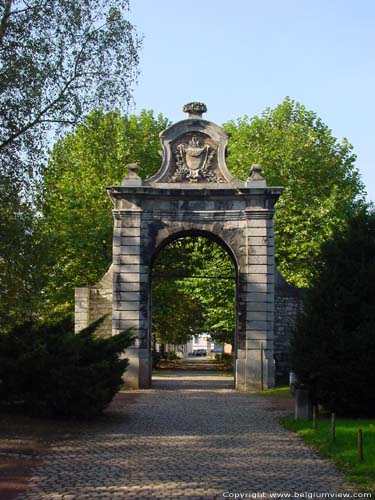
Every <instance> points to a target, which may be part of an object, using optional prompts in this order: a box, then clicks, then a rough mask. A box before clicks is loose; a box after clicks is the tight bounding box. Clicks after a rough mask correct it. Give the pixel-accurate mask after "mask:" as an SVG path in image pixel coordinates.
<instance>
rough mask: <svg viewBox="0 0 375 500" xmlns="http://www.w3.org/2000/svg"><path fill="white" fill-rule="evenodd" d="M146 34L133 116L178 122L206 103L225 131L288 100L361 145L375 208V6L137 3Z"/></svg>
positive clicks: (366, 0)
mask: <svg viewBox="0 0 375 500" xmlns="http://www.w3.org/2000/svg"><path fill="white" fill-rule="evenodd" d="M129 20H130V21H131V22H132V23H133V24H135V26H136V28H137V31H138V33H139V34H141V35H143V47H142V50H141V51H140V71H141V74H140V77H139V82H138V85H137V86H136V87H135V91H134V100H135V104H134V105H133V106H132V108H131V111H132V112H136V113H138V112H139V111H140V110H141V109H153V110H154V111H155V112H156V113H162V114H163V115H164V116H166V117H168V118H169V119H170V120H172V121H173V122H175V121H179V120H183V119H184V118H185V117H186V115H185V114H184V113H183V112H182V106H183V105H184V104H186V103H187V102H191V101H200V102H204V103H205V104H206V105H207V108H208V112H207V113H206V114H205V115H204V117H205V118H206V119H207V120H210V121H213V122H215V123H217V124H219V125H220V124H222V123H224V122H226V121H228V120H231V119H237V118H239V117H241V116H244V115H247V116H249V117H251V116H254V115H259V114H261V113H262V111H264V109H266V108H267V107H271V108H274V107H276V106H277V105H278V104H280V103H281V102H282V101H283V100H284V98H285V97H286V96H289V97H290V98H292V99H294V100H296V101H299V102H300V103H302V104H303V105H304V106H305V107H306V108H307V109H308V110H311V111H314V112H315V113H317V115H318V116H319V117H320V118H321V119H322V120H323V122H324V123H325V124H326V125H327V126H328V127H329V128H330V129H331V130H332V133H333V135H334V136H335V137H337V138H338V139H339V140H341V139H342V138H343V137H346V138H347V139H348V140H349V142H350V143H351V144H353V146H354V152H355V153H356V155H357V167H358V169H359V171H360V173H361V176H362V181H363V182H364V184H365V186H366V191H367V193H368V199H369V200H371V201H374V202H375V168H374V152H373V146H374V143H375V125H374V117H375V97H374V96H375V1H374V0H298V1H297V0H232V1H228V0H190V1H189V2H181V1H179V0H130V14H129Z"/></svg>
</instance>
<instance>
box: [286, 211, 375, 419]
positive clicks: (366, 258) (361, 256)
mask: <svg viewBox="0 0 375 500" xmlns="http://www.w3.org/2000/svg"><path fill="white" fill-rule="evenodd" d="M374 304H375V212H374V211H373V212H366V211H365V210H364V209H362V210H360V211H359V213H358V214H357V215H355V216H354V217H353V218H351V219H350V221H349V224H348V227H347V228H346V229H344V230H341V231H339V230H337V231H335V234H334V237H333V238H332V240H331V241H329V242H327V243H325V244H324V245H323V248H322V254H321V257H320V259H319V261H318V263H317V271H316V274H315V276H314V278H313V281H312V286H311V288H310V289H309V290H308V291H307V293H306V298H305V303H304V312H303V314H302V316H301V319H300V321H299V324H298V328H297V329H296V331H295V333H294V335H293V337H292V341H291V363H292V368H293V370H294V371H295V372H296V374H297V377H298V380H299V382H300V383H301V384H304V385H305V386H307V387H308V388H309V389H310V390H311V392H312V396H313V399H314V400H315V401H316V402H319V403H321V404H323V405H324V407H325V408H326V409H327V410H331V411H336V412H337V413H340V414H343V415H354V416H360V415H371V416H374V415H375V396H374V391H373V388H374V384H375V372H374V369H373V359H374V357H375V307H374Z"/></svg>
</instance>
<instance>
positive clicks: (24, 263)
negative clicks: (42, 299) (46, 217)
mask: <svg viewBox="0 0 375 500" xmlns="http://www.w3.org/2000/svg"><path fill="white" fill-rule="evenodd" d="M0 199H1V203H0V318H1V319H0V333H3V332H4V331H7V330H8V329H9V328H11V327H12V326H14V325H15V324H16V323H17V322H19V321H20V320H21V321H25V318H28V317H30V314H31V311H32V310H33V307H34V306H35V304H36V302H37V299H38V290H39V289H40V275H39V274H38V268H39V266H40V263H41V259H42V255H43V253H42V251H41V248H40V245H38V242H37V241H36V240H35V237H34V229H35V227H34V226H35V219H34V213H33V210H32V207H31V206H30V204H29V203H27V202H26V201H22V200H21V197H20V195H19V193H18V190H17V189H15V187H14V185H13V184H12V183H10V182H9V181H8V180H6V179H4V182H1V181H0Z"/></svg>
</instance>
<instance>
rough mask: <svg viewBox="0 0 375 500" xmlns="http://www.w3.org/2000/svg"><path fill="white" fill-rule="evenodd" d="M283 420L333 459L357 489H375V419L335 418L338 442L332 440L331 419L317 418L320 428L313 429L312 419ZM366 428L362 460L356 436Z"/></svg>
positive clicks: (306, 441) (289, 427) (281, 420)
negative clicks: (359, 456) (359, 430)
mask: <svg viewBox="0 0 375 500" xmlns="http://www.w3.org/2000/svg"><path fill="white" fill-rule="evenodd" d="M280 423H281V424H282V425H283V426H284V427H285V428H286V429H289V430H291V431H294V432H297V434H299V435H300V436H302V438H303V439H304V441H305V443H306V444H308V445H310V446H313V447H314V448H316V449H317V450H318V451H319V453H320V454H321V455H322V456H323V457H328V458H331V459H332V460H333V461H334V462H335V463H336V464H337V465H338V467H339V468H340V469H341V470H342V471H343V472H344V473H345V475H346V478H347V480H348V481H350V482H353V483H354V484H355V485H356V486H357V487H358V488H360V489H361V490H365V491H371V492H375V421H371V420H364V419H358V420H349V419H341V418H338V419H337V420H336V442H335V443H334V444H332V443H331V440H330V435H331V434H330V433H331V422H330V419H329V418H320V419H319V420H318V429H317V430H316V431H314V430H313V429H312V422H308V421H304V420H294V418H292V417H281V418H280ZM358 429H362V431H363V450H364V451H363V454H364V461H363V463H359V462H358V449H357V435H358Z"/></svg>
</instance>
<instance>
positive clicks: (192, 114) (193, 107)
mask: <svg viewBox="0 0 375 500" xmlns="http://www.w3.org/2000/svg"><path fill="white" fill-rule="evenodd" d="M182 111H183V112H184V113H189V118H202V114H203V113H206V112H207V106H206V105H205V104H204V103H203V102H188V103H187V104H185V105H184V107H183V108H182Z"/></svg>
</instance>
